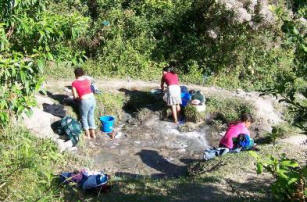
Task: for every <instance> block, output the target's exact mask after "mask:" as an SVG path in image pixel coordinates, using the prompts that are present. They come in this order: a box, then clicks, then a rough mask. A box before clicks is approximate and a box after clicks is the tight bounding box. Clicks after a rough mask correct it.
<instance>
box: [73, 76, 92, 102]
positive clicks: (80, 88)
mask: <svg viewBox="0 0 307 202" xmlns="http://www.w3.org/2000/svg"><path fill="white" fill-rule="evenodd" d="M72 87H74V88H76V90H77V93H78V95H79V97H80V98H82V96H83V95H86V94H90V93H92V90H91V81H90V80H88V79H83V80H78V79H77V80H75V81H74V82H72Z"/></svg>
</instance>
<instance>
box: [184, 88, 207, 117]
mask: <svg viewBox="0 0 307 202" xmlns="http://www.w3.org/2000/svg"><path fill="white" fill-rule="evenodd" d="M180 88H181V99H182V106H183V107H186V106H187V105H188V104H191V105H193V106H195V108H196V110H197V111H198V112H202V111H205V109H206V106H205V102H206V98H205V96H204V95H203V94H202V93H201V92H200V91H199V90H197V91H196V90H188V88H187V87H186V86H180Z"/></svg>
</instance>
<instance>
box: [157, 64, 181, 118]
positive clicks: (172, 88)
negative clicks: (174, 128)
mask: <svg viewBox="0 0 307 202" xmlns="http://www.w3.org/2000/svg"><path fill="white" fill-rule="evenodd" d="M164 84H166V85H167V104H168V105H169V106H171V108H172V114H173V118H174V122H175V123H178V116H179V112H180V104H181V102H182V101H181V90H180V86H179V79H178V75H177V74H176V73H175V71H174V70H173V67H172V65H170V66H169V67H165V68H164V69H163V76H162V79H161V89H162V91H164Z"/></svg>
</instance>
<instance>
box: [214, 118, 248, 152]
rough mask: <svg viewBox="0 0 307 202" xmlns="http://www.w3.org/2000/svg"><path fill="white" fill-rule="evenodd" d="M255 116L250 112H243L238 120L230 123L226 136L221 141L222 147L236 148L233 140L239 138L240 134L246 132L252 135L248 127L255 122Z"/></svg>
mask: <svg viewBox="0 0 307 202" xmlns="http://www.w3.org/2000/svg"><path fill="white" fill-rule="evenodd" d="M253 121H254V120H253V118H252V116H251V115H250V114H247V113H243V114H242V115H241V119H240V121H238V122H235V123H230V124H229V126H228V129H227V131H226V133H225V135H224V137H223V138H222V139H221V141H220V147H226V148H228V149H234V146H235V145H234V142H233V140H234V139H236V138H238V137H239V135H240V134H246V135H248V136H249V137H250V132H249V130H248V128H249V127H250V125H251V124H252V123H253Z"/></svg>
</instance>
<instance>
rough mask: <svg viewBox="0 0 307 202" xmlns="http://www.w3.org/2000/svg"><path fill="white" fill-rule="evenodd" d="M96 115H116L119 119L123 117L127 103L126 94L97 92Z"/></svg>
mask: <svg viewBox="0 0 307 202" xmlns="http://www.w3.org/2000/svg"><path fill="white" fill-rule="evenodd" d="M95 97H96V101H97V102H96V103H97V108H96V117H100V116H102V115H111V116H114V117H115V118H116V119H117V120H120V119H121V117H122V108H123V106H124V103H125V100H126V98H125V96H124V95H123V94H122V93H116V94H115V93H110V92H102V93H101V94H96V95H95Z"/></svg>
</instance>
